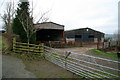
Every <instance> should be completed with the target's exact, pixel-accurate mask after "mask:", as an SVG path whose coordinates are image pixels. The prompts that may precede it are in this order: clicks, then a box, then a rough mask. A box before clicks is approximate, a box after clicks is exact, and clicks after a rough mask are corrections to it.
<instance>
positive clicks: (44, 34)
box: [35, 22, 65, 42]
mask: <svg viewBox="0 0 120 80" xmlns="http://www.w3.org/2000/svg"><path fill="white" fill-rule="evenodd" d="M35 28H36V29H37V32H36V40H37V41H41V42H45V41H64V40H65V38H64V25H60V24H57V23H53V22H44V23H38V24H35Z"/></svg>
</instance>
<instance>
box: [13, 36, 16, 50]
mask: <svg viewBox="0 0 120 80" xmlns="http://www.w3.org/2000/svg"><path fill="white" fill-rule="evenodd" d="M15 46H16V38H13V51H14V52H15Z"/></svg>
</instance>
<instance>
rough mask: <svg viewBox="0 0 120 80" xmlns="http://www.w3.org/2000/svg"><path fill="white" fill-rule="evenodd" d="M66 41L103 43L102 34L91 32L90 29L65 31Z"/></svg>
mask: <svg viewBox="0 0 120 80" xmlns="http://www.w3.org/2000/svg"><path fill="white" fill-rule="evenodd" d="M65 36H66V40H67V41H76V42H95V41H98V40H99V41H103V39H104V33H102V32H100V31H96V30H93V29H91V28H80V29H75V30H69V31H65Z"/></svg>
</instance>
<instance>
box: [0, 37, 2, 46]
mask: <svg viewBox="0 0 120 80" xmlns="http://www.w3.org/2000/svg"><path fill="white" fill-rule="evenodd" d="M0 48H2V36H1V35H0Z"/></svg>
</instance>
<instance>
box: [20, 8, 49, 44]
mask: <svg viewBox="0 0 120 80" xmlns="http://www.w3.org/2000/svg"><path fill="white" fill-rule="evenodd" d="M33 9H34V8H33V6H32V9H31V11H30V15H27V14H26V13H25V12H24V11H23V13H21V16H19V17H18V19H19V21H20V22H21V24H22V26H23V29H24V30H25V32H26V35H27V42H28V44H29V43H30V39H31V37H32V35H33V34H34V33H36V31H37V29H36V28H35V26H34V24H36V23H39V22H40V23H42V22H46V21H47V20H49V18H48V17H46V16H45V15H46V14H47V13H48V11H47V12H45V13H43V14H42V15H40V16H39V17H40V18H39V19H38V21H36V23H33V20H34V18H33ZM23 14H24V15H25V16H26V19H25V20H24V18H23ZM25 23H26V24H25Z"/></svg>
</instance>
